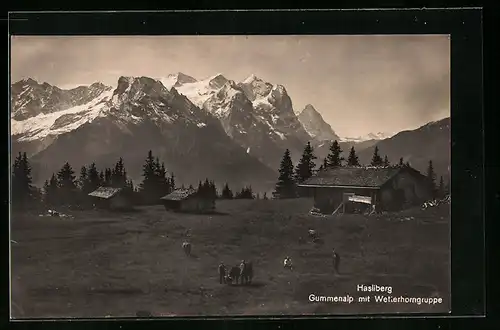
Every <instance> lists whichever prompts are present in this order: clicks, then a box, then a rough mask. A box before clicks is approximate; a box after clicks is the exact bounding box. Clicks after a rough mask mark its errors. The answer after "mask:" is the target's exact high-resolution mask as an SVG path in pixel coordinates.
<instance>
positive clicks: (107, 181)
mask: <svg viewBox="0 0 500 330" xmlns="http://www.w3.org/2000/svg"><path fill="white" fill-rule="evenodd" d="M112 174H113V172H112V171H111V169H110V168H106V169H104V183H103V186H105V187H111V184H112V182H111V176H112Z"/></svg>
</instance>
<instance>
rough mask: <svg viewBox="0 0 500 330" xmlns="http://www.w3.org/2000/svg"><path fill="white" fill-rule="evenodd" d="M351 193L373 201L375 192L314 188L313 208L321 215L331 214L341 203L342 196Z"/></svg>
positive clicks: (370, 190)
mask: <svg viewBox="0 0 500 330" xmlns="http://www.w3.org/2000/svg"><path fill="white" fill-rule="evenodd" d="M345 193H351V194H355V195H361V196H370V197H371V198H372V200H375V198H376V197H375V194H376V190H374V189H363V188H329V187H325V188H314V193H313V195H314V207H316V208H318V209H320V210H321V212H323V213H332V212H333V211H335V209H337V207H338V206H339V205H340V203H342V202H343V199H344V194H345Z"/></svg>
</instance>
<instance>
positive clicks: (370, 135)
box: [340, 132, 395, 142]
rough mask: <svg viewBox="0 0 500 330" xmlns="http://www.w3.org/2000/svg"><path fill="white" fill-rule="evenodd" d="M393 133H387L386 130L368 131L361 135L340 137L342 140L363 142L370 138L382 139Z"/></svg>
mask: <svg viewBox="0 0 500 330" xmlns="http://www.w3.org/2000/svg"><path fill="white" fill-rule="evenodd" d="M394 134H395V133H387V132H378V133H368V134H366V135H363V136H358V137H343V138H340V141H342V142H364V141H370V140H376V141H378V140H384V139H388V138H390V137H392V136H394Z"/></svg>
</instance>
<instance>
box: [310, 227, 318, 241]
mask: <svg viewBox="0 0 500 330" xmlns="http://www.w3.org/2000/svg"><path fill="white" fill-rule="evenodd" d="M309 238H311V239H312V240H313V241H314V240H315V239H317V238H318V234H317V233H316V230H313V229H309Z"/></svg>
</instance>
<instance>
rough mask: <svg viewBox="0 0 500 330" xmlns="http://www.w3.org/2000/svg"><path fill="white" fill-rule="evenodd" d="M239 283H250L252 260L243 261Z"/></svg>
mask: <svg viewBox="0 0 500 330" xmlns="http://www.w3.org/2000/svg"><path fill="white" fill-rule="evenodd" d="M240 276H241V284H250V283H252V278H253V265H252V262H246V263H244V267H243V269H240Z"/></svg>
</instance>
